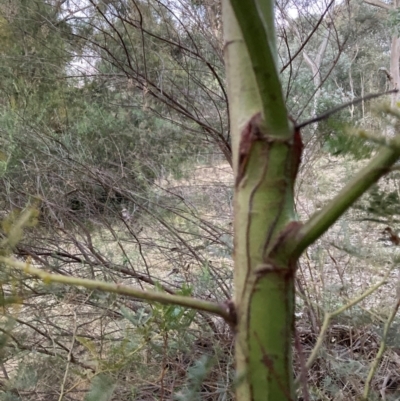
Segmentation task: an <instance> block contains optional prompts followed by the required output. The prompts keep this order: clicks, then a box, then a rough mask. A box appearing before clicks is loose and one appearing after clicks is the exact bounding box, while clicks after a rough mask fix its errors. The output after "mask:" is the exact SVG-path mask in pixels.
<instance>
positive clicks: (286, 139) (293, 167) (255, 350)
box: [223, 0, 301, 401]
mask: <svg viewBox="0 0 400 401" xmlns="http://www.w3.org/2000/svg"><path fill="white" fill-rule="evenodd" d="M244 3H246V2H244ZM261 3H262V7H260V12H262V15H263V18H264V20H265V22H268V25H267V29H268V35H266V34H265V32H264V36H265V42H267V43H262V41H260V42H259V43H258V44H257V43H254V46H260V47H259V53H264V56H265V58H266V60H264V65H265V64H267V66H268V69H267V70H265V71H263V72H264V74H261V75H263V77H264V79H265V81H266V82H264V83H263V82H259V81H258V79H257V77H256V75H255V74H254V72H253V66H252V62H251V60H250V57H249V51H248V46H247V45H246V42H245V41H244V38H243V35H242V30H241V29H240V27H239V25H238V22H237V20H236V18H235V13H234V12H233V9H232V8H231V5H230V2H229V0H225V1H224V8H223V12H224V35H225V63H226V69H227V79H228V83H227V85H228V96H229V99H230V115H231V127H232V148H233V163H234V172H235V219H234V231H235V255H234V259H235V298H234V299H235V305H236V318H237V324H236V370H237V380H238V384H237V399H238V400H240V401H244V400H274V401H278V400H289V399H293V370H292V356H291V338H292V334H293V323H294V322H293V317H294V274H295V268H296V258H292V257H291V256H290V252H287V249H285V248H286V247H283V248H282V247H281V246H280V244H281V243H282V240H284V237H285V235H282V233H286V234H290V232H291V231H293V232H294V231H295V227H296V226H297V224H296V223H294V224H293V223H292V222H293V221H294V219H295V213H294V196H293V186H294V178H295V175H296V171H297V168H298V163H299V154H300V151H301V142H300V141H299V140H297V141H296V140H295V135H294V134H295V133H294V129H293V124H291V123H290V121H289V119H288V116H287V112H286V107H285V102H284V99H283V94H282V90H281V86H280V82H279V76H278V71H277V68H276V63H275V59H276V50H275V33H274V25H273V1H263V2H260V4H261ZM240 8H241V5H240V4H239V5H238V12H241V11H240ZM235 11H236V9H235ZM249 11H250V10H249V9H248V10H247V13H249ZM249 14H250V13H249ZM248 18H251V15H248ZM267 36H269V37H268V38H267ZM257 37H258V35H257V33H256V34H255V35H254V39H257ZM265 45H267V48H266V47H265ZM259 67H260V68H263V66H262V65H259ZM260 84H261V85H260ZM263 87H264V88H263ZM297 139H299V138H298V137H297ZM291 223H292V224H291ZM284 242H285V241H284Z"/></svg>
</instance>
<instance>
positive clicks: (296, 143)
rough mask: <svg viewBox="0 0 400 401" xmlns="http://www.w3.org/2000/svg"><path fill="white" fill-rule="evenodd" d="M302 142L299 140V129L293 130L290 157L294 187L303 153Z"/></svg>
mask: <svg viewBox="0 0 400 401" xmlns="http://www.w3.org/2000/svg"><path fill="white" fill-rule="evenodd" d="M303 147H304V145H303V141H302V139H301V134H300V129H299V128H295V130H294V137H293V156H292V158H293V159H292V177H291V178H292V183H293V185H294V183H295V181H296V177H297V173H298V172H299V167H300V164H301V155H302V153H303Z"/></svg>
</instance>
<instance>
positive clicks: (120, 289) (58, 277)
mask: <svg viewBox="0 0 400 401" xmlns="http://www.w3.org/2000/svg"><path fill="white" fill-rule="evenodd" d="M0 263H4V264H6V265H8V266H10V267H13V268H15V269H18V270H20V271H22V272H24V273H26V274H30V275H32V276H36V277H38V278H40V279H41V280H43V281H44V282H45V283H51V282H53V283H60V284H67V285H72V286H78V287H84V288H88V289H91V290H99V291H104V292H112V293H114V294H119V295H126V296H128V297H132V298H138V299H144V300H146V301H149V302H159V303H161V304H173V305H179V306H183V307H186V308H192V309H196V310H199V311H204V312H209V313H213V314H215V315H218V316H221V317H222V318H224V319H225V320H226V321H227V322H230V321H231V320H232V313H231V312H230V311H229V308H228V307H224V306H223V305H219V304H217V303H214V302H209V301H203V300H201V299H196V298H192V297H186V296H183V295H172V294H166V293H163V292H155V291H142V290H138V289H136V288H132V287H128V286H125V285H120V284H114V283H106V282H104V281H97V280H89V279H83V278H77V277H71V276H63V275H62V274H53V273H48V272H46V271H43V270H40V269H37V268H36V267H32V266H30V265H29V264H28V263H23V262H19V261H17V260H14V259H12V258H6V257H4V256H1V257H0Z"/></svg>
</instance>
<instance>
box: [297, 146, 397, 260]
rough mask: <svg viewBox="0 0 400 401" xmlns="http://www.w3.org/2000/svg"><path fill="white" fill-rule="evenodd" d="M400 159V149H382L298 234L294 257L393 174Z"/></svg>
mask: <svg viewBox="0 0 400 401" xmlns="http://www.w3.org/2000/svg"><path fill="white" fill-rule="evenodd" d="M399 156H400V149H399V147H393V148H387V147H385V148H382V149H381V150H380V151H379V153H378V154H377V155H376V156H375V157H374V158H373V159H372V160H371V161H370V162H369V163H368V165H367V166H366V167H364V168H363V169H362V170H361V171H360V172H359V173H358V174H357V175H356V176H355V177H354V178H353V179H352V180H351V181H350V182H349V183H348V184H347V185H346V186H345V187H344V188H343V189H342V190H341V191H340V192H339V193H338V194H337V195H336V196H335V197H334V198H333V199H332V200H331V201H330V203H329V204H328V205H326V206H325V207H324V208H323V209H322V210H321V211H319V212H317V213H316V214H314V216H312V217H311V218H310V220H308V221H307V222H306V223H305V224H304V225H303V227H302V228H301V229H300V230H299V232H298V234H297V245H296V246H295V251H294V255H296V256H300V254H301V253H302V252H303V251H304V250H305V249H306V248H307V247H308V246H309V245H311V244H312V243H313V242H314V241H316V240H317V239H318V238H319V237H320V236H321V235H322V234H324V233H325V231H327V230H328V228H329V227H331V226H332V225H333V224H334V223H335V221H336V220H337V219H339V217H340V216H341V215H342V214H343V213H344V212H345V211H346V210H347V209H348V208H349V207H350V206H351V205H352V204H353V203H354V202H355V201H356V200H357V199H358V198H359V197H360V196H361V195H362V194H363V193H364V192H366V191H367V190H368V188H369V187H370V186H371V185H372V184H374V183H375V182H376V181H378V180H379V178H381V177H382V176H383V175H385V174H386V173H387V172H389V171H390V168H391V166H392V165H393V164H394V163H395V162H396V161H397V160H398V158H399Z"/></svg>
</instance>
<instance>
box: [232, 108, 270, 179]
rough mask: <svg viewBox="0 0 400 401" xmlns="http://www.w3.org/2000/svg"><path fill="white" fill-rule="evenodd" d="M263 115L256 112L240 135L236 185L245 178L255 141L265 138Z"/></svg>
mask: <svg viewBox="0 0 400 401" xmlns="http://www.w3.org/2000/svg"><path fill="white" fill-rule="evenodd" d="M261 122H262V117H261V113H257V114H255V115H254V116H253V117H251V118H250V120H249V121H248V123H247V124H246V126H245V127H244V128H243V130H242V133H241V135H240V144H239V168H238V174H237V177H236V186H237V185H238V184H239V183H240V181H241V180H242V179H243V177H244V174H245V170H246V166H247V163H248V161H249V157H250V151H251V148H252V146H253V144H254V142H256V141H259V140H261V139H264V138H265V135H264V134H263V132H262V129H261Z"/></svg>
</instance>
